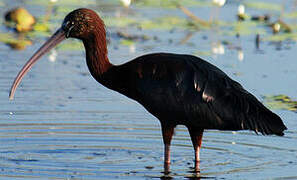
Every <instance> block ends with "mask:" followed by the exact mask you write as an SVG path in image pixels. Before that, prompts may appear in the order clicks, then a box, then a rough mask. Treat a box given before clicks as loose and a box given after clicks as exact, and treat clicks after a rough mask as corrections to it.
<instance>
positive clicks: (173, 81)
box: [10, 9, 286, 172]
mask: <svg viewBox="0 0 297 180" xmlns="http://www.w3.org/2000/svg"><path fill="white" fill-rule="evenodd" d="M65 37H73V38H78V39H80V40H82V41H83V43H84V46H85V49H86V60H87V65H88V67H89V70H90V72H91V74H92V76H93V77H94V78H95V79H96V80H97V81H98V82H99V83H101V84H103V85H104V86H106V87H107V88H109V89H112V90H115V91H117V92H119V93H121V94H124V95H126V96H127V97H129V98H132V99H134V100H135V101H137V102H139V103H140V104H142V105H143V106H144V107H145V108H146V109H147V110H148V111H149V112H150V113H151V114H153V115H154V116H155V117H157V118H158V119H159V120H160V123H161V127H162V134H163V141H164V144H165V155H164V158H165V159H164V167H165V172H169V164H170V142H171V139H172V135H173V132H174V128H175V126H176V125H179V124H182V125H185V126H186V127H187V128H188V130H189V133H190V136H191V139H192V143H193V146H194V149H195V170H196V171H199V150H200V147H201V141H202V134H203V130H204V129H220V130H253V131H255V132H261V133H262V134H264V135H265V134H267V135H269V134H275V135H280V136H282V135H283V131H284V130H285V129H286V127H285V125H284V124H283V122H282V120H281V119H280V118H279V117H278V116H277V115H276V114H274V113H273V112H271V111H270V110H268V109H267V108H266V107H265V106H263V105H262V104H261V103H260V102H259V101H258V100H257V99H256V98H255V97H254V96H253V95H252V94H250V93H249V92H247V91H246V90H244V89H243V87H242V86H241V85H240V84H239V83H237V82H236V81H233V80H232V79H230V78H229V77H228V76H227V75H226V74H225V73H224V72H222V71H221V70H220V69H218V68H217V67H215V66H213V65H212V64H210V63H208V62H206V61H204V60H202V59H200V58H198V57H195V56H191V55H180V54H170V53H156V54H148V55H144V56H141V57H138V58H136V59H134V60H132V61H130V62H127V63H125V64H123V65H119V66H115V65H112V64H111V63H110V62H109V60H108V57H107V46H106V37H105V28H104V23H103V21H102V20H101V19H100V17H99V16H98V15H97V14H96V13H95V12H94V11H92V10H89V9H77V10H75V11H73V12H71V13H69V14H68V15H67V16H66V18H65V20H64V22H63V25H62V28H60V29H59V30H58V31H57V32H56V33H55V34H54V35H53V36H52V37H51V38H50V39H49V40H48V41H47V42H46V43H45V44H44V45H43V46H42V47H41V48H40V49H39V50H38V52H36V53H35V54H34V55H33V57H32V58H31V59H30V60H29V61H28V62H27V64H26V65H25V66H24V67H23V69H22V70H21V71H20V73H19V74H18V76H17V77H16V79H15V82H14V84H13V86H12V89H11V94H10V98H13V95H14V92H15V90H16V87H17V86H18V84H19V83H20V81H21V79H22V77H23V76H24V75H25V73H26V72H27V71H28V70H29V69H30V68H31V67H32V66H33V64H34V63H35V62H36V61H37V60H38V58H40V57H41V56H42V55H43V54H44V53H46V52H48V51H49V50H50V49H51V48H53V47H54V46H55V45H56V44H58V43H59V42H61V41H62V40H63V39H65Z"/></svg>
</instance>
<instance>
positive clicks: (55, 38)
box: [9, 28, 66, 100]
mask: <svg viewBox="0 0 297 180" xmlns="http://www.w3.org/2000/svg"><path fill="white" fill-rule="evenodd" d="M65 38H66V36H65V32H64V30H63V29H62V28H60V29H58V30H57V31H56V32H55V34H53V35H52V36H51V37H50V38H49V39H48V40H47V41H46V42H45V43H44V44H43V45H42V46H41V48H39V49H38V51H37V52H36V53H35V54H34V55H33V56H32V57H31V58H30V59H29V61H28V62H27V63H26V64H25V65H24V67H23V68H22V70H21V71H20V72H19V74H18V75H17V77H16V78H15V79H14V82H13V84H12V86H11V89H10V93H9V99H10V100H12V99H13V97H14V93H15V91H16V88H17V87H18V85H19V84H20V82H21V80H22V79H23V77H24V76H25V74H26V73H27V72H28V71H29V70H30V69H31V68H32V66H33V65H34V64H35V63H36V62H37V61H38V59H40V58H41V57H42V56H43V55H44V54H45V53H47V52H48V51H50V50H51V49H53V48H54V47H55V46H56V45H58V44H59V43H60V42H61V41H63V40H64V39H65Z"/></svg>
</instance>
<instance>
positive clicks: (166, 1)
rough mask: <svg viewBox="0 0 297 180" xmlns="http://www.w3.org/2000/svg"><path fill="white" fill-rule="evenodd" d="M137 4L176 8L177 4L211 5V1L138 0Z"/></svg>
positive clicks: (192, 5) (191, 5) (189, 5)
mask: <svg viewBox="0 0 297 180" xmlns="http://www.w3.org/2000/svg"><path fill="white" fill-rule="evenodd" d="M135 4H136V5H137V6H146V7H159V8H176V5H177V4H180V5H183V6H188V7H194V6H211V5H212V4H211V2H209V1H206V0H204V1H197V0H179V1H177V0H162V1H160V0H141V1H136V2H135Z"/></svg>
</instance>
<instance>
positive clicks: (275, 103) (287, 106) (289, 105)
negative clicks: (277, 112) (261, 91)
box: [263, 94, 297, 112]
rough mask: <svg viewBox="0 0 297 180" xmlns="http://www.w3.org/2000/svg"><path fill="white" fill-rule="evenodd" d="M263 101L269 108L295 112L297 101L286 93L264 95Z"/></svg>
mask: <svg viewBox="0 0 297 180" xmlns="http://www.w3.org/2000/svg"><path fill="white" fill-rule="evenodd" d="M263 98H264V103H265V104H266V105H267V106H268V107H269V108H271V109H282V110H289V111H294V112H297V101H296V100H292V99H291V98H290V97H289V96H287V95H283V94H280V95H268V96H264V97H263Z"/></svg>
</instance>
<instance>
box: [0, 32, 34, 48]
mask: <svg viewBox="0 0 297 180" xmlns="http://www.w3.org/2000/svg"><path fill="white" fill-rule="evenodd" d="M0 42H2V43H4V44H7V45H9V46H10V47H11V48H12V49H15V50H23V49H25V48H26V47H27V46H28V45H32V42H31V41H30V40H28V39H26V38H24V37H22V36H19V37H18V38H16V37H14V36H13V35H12V34H10V33H0Z"/></svg>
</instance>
